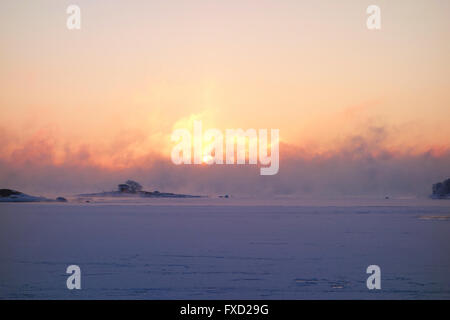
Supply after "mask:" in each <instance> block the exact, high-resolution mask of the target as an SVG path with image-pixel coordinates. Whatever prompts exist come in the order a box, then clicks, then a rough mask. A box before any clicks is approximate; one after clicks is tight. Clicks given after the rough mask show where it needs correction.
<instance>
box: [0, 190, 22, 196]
mask: <svg viewBox="0 0 450 320" xmlns="http://www.w3.org/2000/svg"><path fill="white" fill-rule="evenodd" d="M21 194H23V193H22V192H19V191H16V190H11V189H0V197H9V196H18V195H21Z"/></svg>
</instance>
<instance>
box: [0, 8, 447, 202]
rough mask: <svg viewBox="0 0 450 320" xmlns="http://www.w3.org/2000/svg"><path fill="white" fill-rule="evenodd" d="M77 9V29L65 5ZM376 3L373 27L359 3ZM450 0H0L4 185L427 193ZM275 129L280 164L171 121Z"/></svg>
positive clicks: (441, 110) (438, 140)
mask: <svg viewBox="0 0 450 320" xmlns="http://www.w3.org/2000/svg"><path fill="white" fill-rule="evenodd" d="M70 4H76V5H78V6H79V7H80V9H81V29H80V30H68V29H67V27H66V20H67V18H68V16H69V15H68V14H67V13H66V8H67V7H68V6H69V5H70ZM372 4H376V5H378V6H379V7H380V8H381V29H380V30H368V29H367V27H366V20H367V17H368V14H367V13H366V8H367V7H368V6H369V5H372ZM448 12H450V2H448V1H447V0H442V1H439V0H430V1H425V0H423V1H422V0H408V1H403V0H397V1H384V0H371V1H365V0H342V1H334V0H321V1H300V0H297V1H287V0H282V1H265V0H260V1H247V0H240V1H205V0H203V1H196V0H189V1H187V0H186V1H138V0H130V1H114V0H108V1H107V0H72V1H57V0H53V1H50V0H35V1H26V0H3V1H1V2H0V39H1V42H0V70H1V72H0V87H1V90H0V108H1V109H0V110H1V116H0V134H1V136H2V138H3V139H2V144H1V145H0V188H3V187H10V188H17V189H19V190H21V191H27V192H41V193H46V192H57V191H58V192H59V191H61V192H82V191H97V190H98V189H100V188H101V189H108V188H113V187H114V186H115V185H116V184H117V183H119V182H122V180H123V179H127V178H134V179H135V180H138V181H140V182H141V183H142V184H143V185H144V186H146V187H148V188H150V189H164V190H166V191H172V190H173V191H185V192H204V193H222V192H225V193H233V192H235V193H250V194H321V193H323V192H326V193H337V194H346V195H347V194H376V195H383V194H385V193H391V192H392V193H396V194H408V195H410V194H412V195H425V194H426V193H427V192H429V190H430V188H431V183H433V182H437V181H440V180H443V179H445V178H448V177H449V176H450V169H449V167H450V166H449V165H448V164H449V163H450V161H449V160H450V126H449V125H448V120H449V119H450V92H449V90H448V88H450V80H449V77H448V75H449V74H450V61H449V59H448V57H449V56H450V41H449V39H450V19H448ZM194 120H201V121H202V122H203V126H204V127H205V128H218V129H219V130H226V129H228V128H243V129H248V128H255V129H271V128H276V129H279V130H280V143H281V145H280V171H279V174H277V175H275V176H272V177H259V176H258V170H257V169H256V168H252V167H246V166H244V167H227V168H225V167H221V166H219V165H216V166H214V165H213V166H181V167H176V166H174V165H173V164H172V163H171V161H170V152H171V149H172V147H173V143H172V142H171V140H170V136H171V134H172V132H173V131H174V130H175V129H176V128H180V127H189V126H190V125H191V124H192V121H194Z"/></svg>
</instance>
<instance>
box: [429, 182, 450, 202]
mask: <svg viewBox="0 0 450 320" xmlns="http://www.w3.org/2000/svg"><path fill="white" fill-rule="evenodd" d="M431 197H432V198H434V199H446V198H450V179H447V180H445V181H443V182H438V183H435V184H433V193H432V195H431Z"/></svg>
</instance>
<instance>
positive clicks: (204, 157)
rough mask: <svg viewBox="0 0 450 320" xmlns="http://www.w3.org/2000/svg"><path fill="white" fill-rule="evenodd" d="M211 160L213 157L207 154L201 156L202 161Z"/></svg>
mask: <svg viewBox="0 0 450 320" xmlns="http://www.w3.org/2000/svg"><path fill="white" fill-rule="evenodd" d="M212 160H213V157H212V156H211V155H209V154H205V155H204V156H203V158H202V161H203V163H208V162H211V161H212Z"/></svg>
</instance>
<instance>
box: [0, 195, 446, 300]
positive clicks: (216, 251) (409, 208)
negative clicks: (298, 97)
mask: <svg viewBox="0 0 450 320" xmlns="http://www.w3.org/2000/svg"><path fill="white" fill-rule="evenodd" d="M449 240H450V202H449V201H445V200H442V201H437V200H426V199H424V200H414V199H403V200H401V199H390V200H364V199H347V200H339V201H338V200H329V201H325V200H321V201H314V200H293V199H279V200H265V201H263V200H259V201H256V200H249V199H247V200H245V199H242V200H236V199H170V200H167V199H151V200H148V199H144V200H142V201H140V202H137V203H136V200H135V199H133V200H129V201H128V200H126V199H119V200H117V199H106V200H105V199H103V200H98V201H93V202H90V203H83V202H79V203H77V202H74V201H72V202H69V203H1V204H0V244H1V249H0V298H3V299H12V298H19V299H71V298H77V299H119V298H120V299H347V298H350V299H428V298H430V299H431V298H433V299H449V298H450V241H449ZM72 264H76V265H79V266H80V268H81V279H82V280H81V286H82V289H81V290H68V289H67V287H66V279H67V277H68V275H67V274H66V273H65V271H66V268H67V266H68V265H72ZM372 264H375V265H379V266H380V267H381V286H382V288H381V290H368V289H367V287H366V279H367V277H368V276H369V275H368V274H366V268H367V266H369V265H372Z"/></svg>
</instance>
